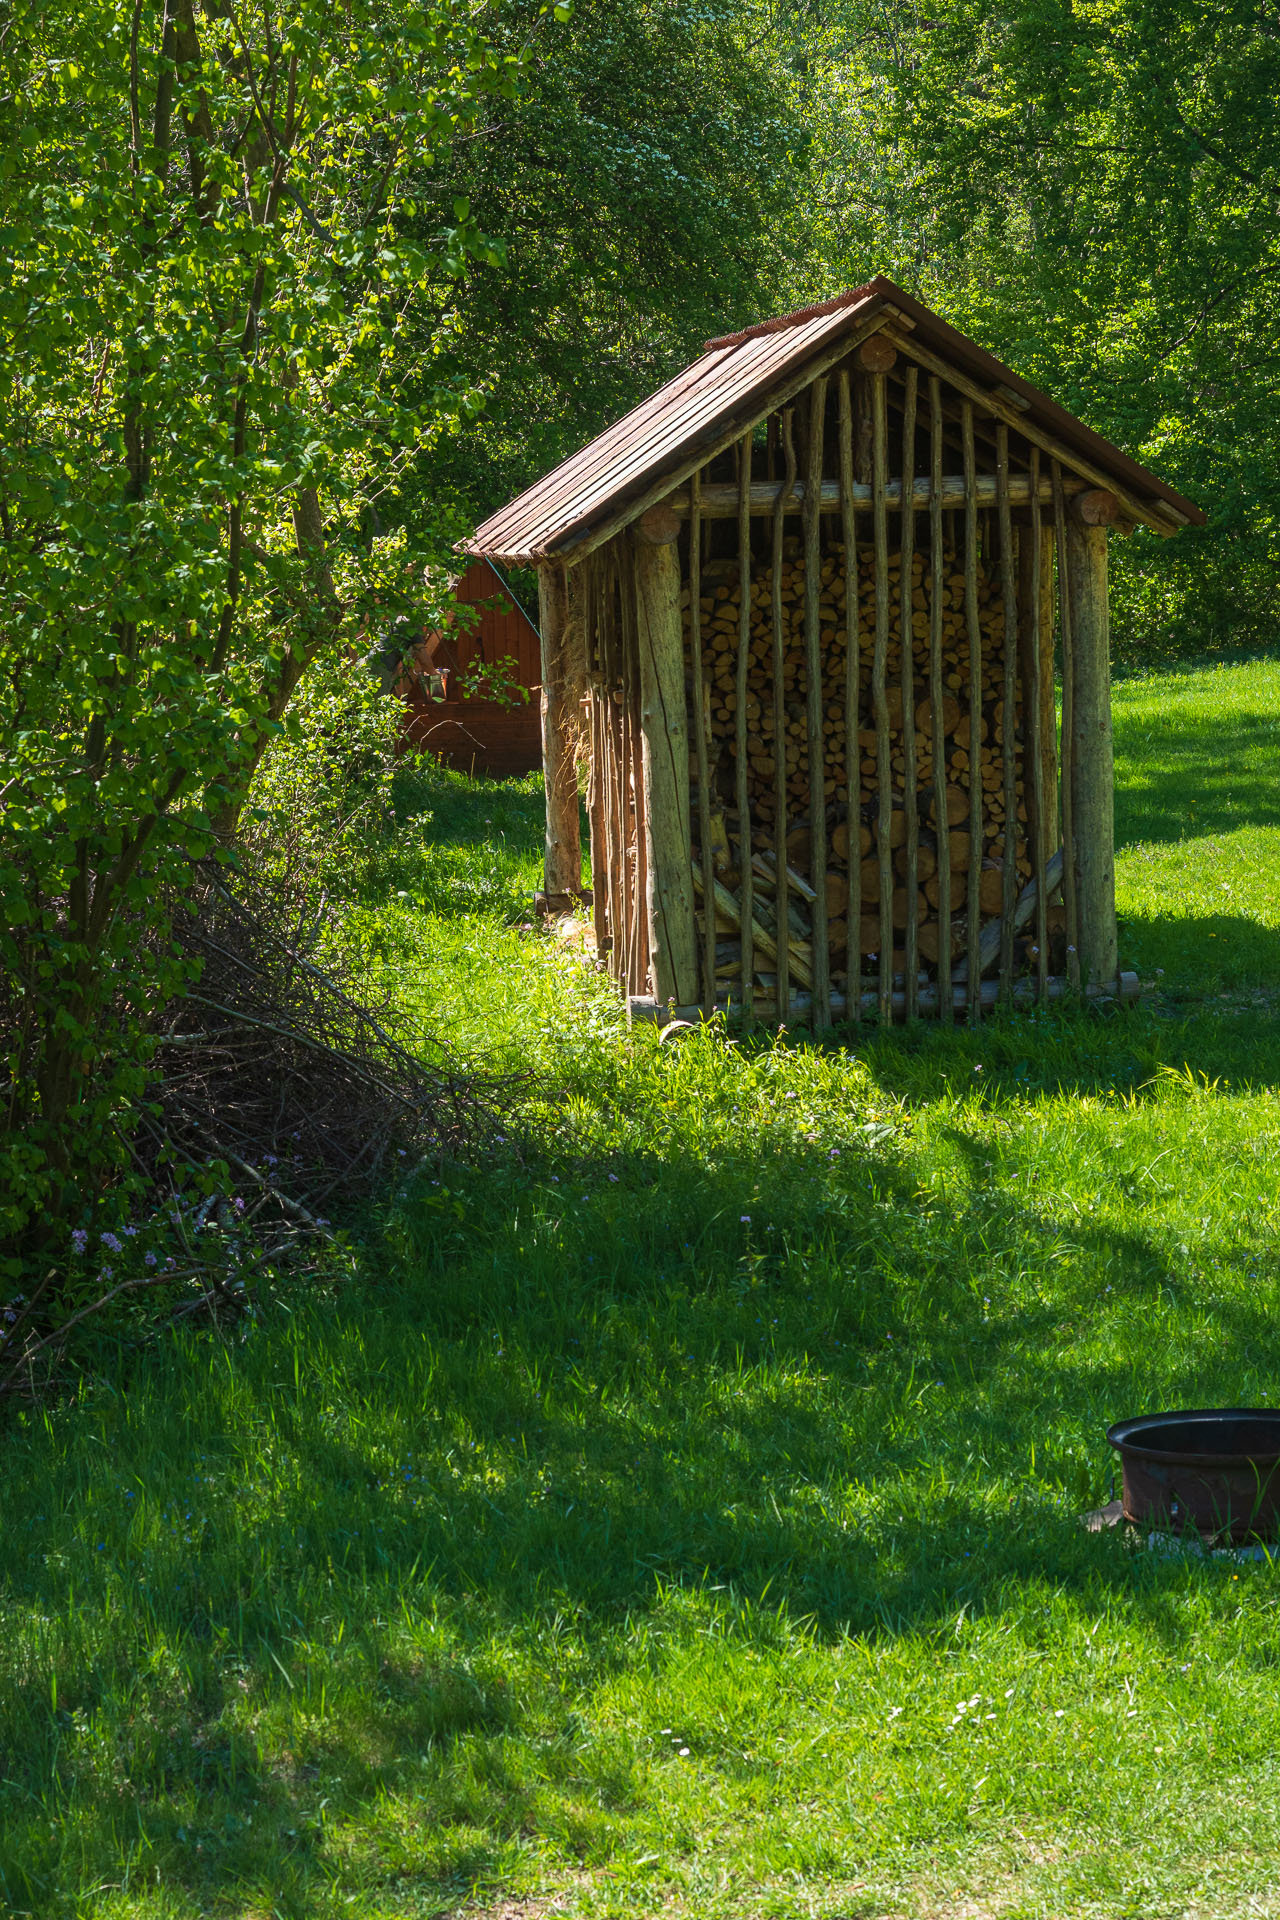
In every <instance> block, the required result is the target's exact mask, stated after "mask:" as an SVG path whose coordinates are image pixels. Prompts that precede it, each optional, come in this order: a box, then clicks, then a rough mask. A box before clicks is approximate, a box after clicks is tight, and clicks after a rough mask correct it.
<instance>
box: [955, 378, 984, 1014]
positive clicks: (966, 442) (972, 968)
mask: <svg viewBox="0 0 1280 1920" xmlns="http://www.w3.org/2000/svg"><path fill="white" fill-rule="evenodd" d="M960 432H961V439H962V442H963V451H964V484H965V505H964V615H965V629H966V631H967V633H968V637H969V889H968V922H969V929H968V933H969V937H968V952H969V961H968V964H969V1021H970V1024H971V1025H976V1024H977V1021H978V1018H979V1015H980V1014H981V1012H982V1005H981V999H980V996H979V985H980V982H979V965H978V948H979V942H980V940H981V938H982V899H981V886H982V839H983V836H982V624H981V621H980V620H979V618H978V497H977V492H976V489H975V487H974V477H975V474H974V448H973V402H972V401H971V400H963V401H961V403H960Z"/></svg>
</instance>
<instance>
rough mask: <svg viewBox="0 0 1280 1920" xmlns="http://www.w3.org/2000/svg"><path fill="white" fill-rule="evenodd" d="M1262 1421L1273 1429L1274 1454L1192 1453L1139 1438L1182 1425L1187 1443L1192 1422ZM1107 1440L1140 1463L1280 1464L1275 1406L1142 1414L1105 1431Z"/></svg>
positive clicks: (1279, 1418)
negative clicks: (1153, 1431) (1145, 1441)
mask: <svg viewBox="0 0 1280 1920" xmlns="http://www.w3.org/2000/svg"><path fill="white" fill-rule="evenodd" d="M1210 1420H1212V1421H1215V1422H1217V1421H1222V1420H1261V1421H1265V1422H1267V1423H1268V1424H1269V1425H1271V1426H1273V1427H1274V1429H1275V1447H1274V1451H1271V1450H1267V1451H1265V1452H1260V1451H1258V1450H1257V1449H1256V1448H1255V1449H1254V1450H1252V1451H1251V1452H1249V1453H1194V1452H1192V1451H1191V1448H1190V1444H1189V1445H1188V1446H1187V1447H1167V1446H1165V1447H1147V1446H1143V1444H1142V1435H1143V1434H1144V1433H1149V1432H1151V1431H1152V1430H1153V1429H1156V1428H1161V1427H1168V1426H1175V1425H1177V1424H1178V1423H1180V1422H1185V1423H1186V1425H1187V1428H1188V1429H1189V1431H1188V1433H1187V1439H1188V1442H1189V1443H1191V1442H1192V1440H1193V1432H1194V1426H1193V1423H1195V1422H1198V1421H1205V1422H1207V1421H1210ZM1107 1439H1108V1440H1109V1442H1110V1443H1111V1445H1112V1446H1113V1447H1114V1448H1115V1449H1116V1451H1117V1452H1118V1453H1132V1454H1135V1455H1136V1456H1137V1457H1138V1458H1139V1459H1142V1460H1160V1461H1176V1462H1178V1463H1179V1464H1180V1465H1184V1466H1188V1467H1217V1468H1219V1469H1224V1468H1228V1467H1261V1466H1273V1465H1274V1464H1275V1463H1276V1462H1277V1461H1280V1409H1277V1408H1275V1407H1184V1408H1176V1409H1170V1411H1169V1412H1167V1413H1143V1414H1139V1415H1138V1416H1137V1417H1136V1418H1134V1419H1130V1420H1117V1421H1116V1422H1115V1424H1114V1425H1113V1426H1110V1427H1108V1428H1107Z"/></svg>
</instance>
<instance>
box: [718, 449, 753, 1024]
mask: <svg viewBox="0 0 1280 1920" xmlns="http://www.w3.org/2000/svg"><path fill="white" fill-rule="evenodd" d="M751 453H752V434H751V433H750V432H748V433H744V434H743V436H742V439H741V440H740V441H739V443H738V657H737V661H736V663H735V668H734V691H735V693H736V694H737V699H738V704H737V707H736V709H735V710H734V734H735V742H736V746H737V759H736V762H735V791H736V796H737V802H738V864H739V867H740V869H741V872H742V1012H743V1016H744V1018H745V1019H746V1020H747V1021H750V1020H751V1019H752V1018H753V1016H754V1013H755V973H756V957H755V937H754V932H755V921H754V918H753V915H754V911H755V909H754V906H753V903H752V898H751V890H752V886H753V884H754V882H753V878H752V873H753V866H754V860H753V855H752V848H751V782H750V775H749V770H748V767H747V693H748V690H749V688H750V685H751V512H750V501H751ZM706 897H707V898H710V893H709V891H708V893H707V894H706Z"/></svg>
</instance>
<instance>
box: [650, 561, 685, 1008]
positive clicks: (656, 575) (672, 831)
mask: <svg viewBox="0 0 1280 1920" xmlns="http://www.w3.org/2000/svg"><path fill="white" fill-rule="evenodd" d="M655 531H656V529H655ZM675 531H676V532H677V533H678V532H679V524H678V523H676V528H675ZM635 593H636V599H635V610H636V649H637V654H638V660H639V669H640V673H639V679H640V734H641V740H642V743H643V745H642V766H643V778H642V782H641V785H640V789H639V792H638V793H637V804H638V810H639V811H640V812H641V813H642V818H641V820H640V821H639V823H638V824H639V827H640V831H641V833H642V834H643V836H644V851H645V863H644V864H645V881H646V885H645V897H646V908H647V917H648V933H649V938H648V942H647V945H648V951H649V965H650V969H651V972H652V976H653V991H654V993H655V994H656V995H657V997H658V999H659V1000H677V1001H679V1002H680V1003H681V1004H685V1003H687V1002H689V1001H690V1000H693V999H695V998H696V996H697V991H698V952H697V940H696V937H695V929H694V920H693V841H692V835H691V833H690V829H689V732H688V727H687V725H686V722H685V689H684V623H683V621H682V620H681V617H680V549H679V546H678V544H677V542H676V540H675V538H674V537H671V538H668V539H663V540H655V539H654V538H653V534H652V533H650V534H649V535H648V537H646V532H645V529H644V528H643V526H642V525H638V526H637V529H636V541H635ZM642 951H643V949H642Z"/></svg>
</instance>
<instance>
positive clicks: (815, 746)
mask: <svg viewBox="0 0 1280 1920" xmlns="http://www.w3.org/2000/svg"><path fill="white" fill-rule="evenodd" d="M809 396H810V397H809V431H808V437H807V446H806V450H805V451H806V461H805V483H804V652H805V679H806V682H807V686H806V702H805V722H806V727H805V730H806V734H807V736H808V743H809V847H810V861H809V879H810V881H811V882H812V885H813V889H814V897H813V904H812V906H811V907H810V909H809V911H810V913H811V915H812V921H813V1024H814V1028H815V1030H817V1031H821V1030H822V1029H823V1028H826V1027H829V1026H830V1025H831V973H830V954H829V952H828V949H827V800H826V775H827V755H826V737H825V734H824V732H823V719H824V713H825V709H824V705H823V699H822V632H821V627H820V624H819V614H818V602H819V595H820V592H821V588H822V579H821V572H822V547H821V542H820V529H819V525H818V495H819V493H820V492H821V491H822V451H823V441H824V438H825V434H824V428H825V425H826V407H827V382H826V379H825V377H824V376H822V375H819V377H818V379H816V380H815V381H814V383H813V385H812V387H811V388H810V389H809ZM779 886H780V887H781V881H780V882H779ZM781 924H782V923H781V922H779V928H781Z"/></svg>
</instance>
